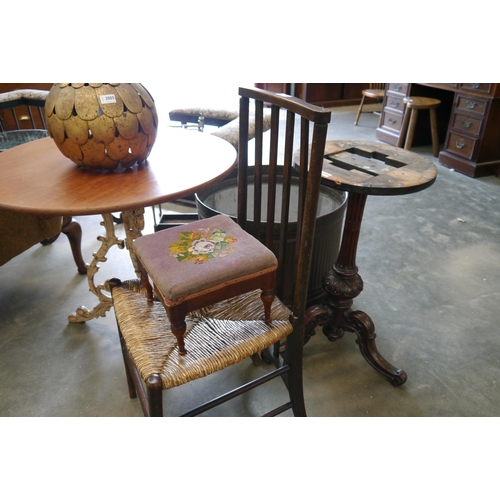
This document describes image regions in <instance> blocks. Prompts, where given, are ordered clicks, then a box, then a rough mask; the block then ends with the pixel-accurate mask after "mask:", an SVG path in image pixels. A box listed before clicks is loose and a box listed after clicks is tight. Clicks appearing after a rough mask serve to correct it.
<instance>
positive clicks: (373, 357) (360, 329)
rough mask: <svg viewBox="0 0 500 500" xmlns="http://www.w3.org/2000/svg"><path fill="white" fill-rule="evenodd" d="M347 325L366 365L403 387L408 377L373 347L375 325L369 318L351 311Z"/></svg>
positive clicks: (392, 382) (362, 313)
mask: <svg viewBox="0 0 500 500" xmlns="http://www.w3.org/2000/svg"><path fill="white" fill-rule="evenodd" d="M347 322H348V324H349V325H350V326H351V328H352V330H354V332H355V333H356V335H357V336H358V338H357V339H356V343H357V344H358V345H359V350H360V351H361V354H362V355H363V357H364V358H365V360H366V361H367V362H368V364H369V365H370V366H371V367H372V368H374V369H375V370H377V371H378V372H379V373H380V374H382V375H383V376H384V377H386V378H387V379H388V380H389V382H390V383H391V384H392V385H394V386H398V385H403V384H404V383H405V382H406V380H407V379H408V375H407V374H406V372H405V371H404V370H402V369H401V368H396V367H394V366H392V365H391V364H390V363H389V362H388V361H386V360H385V359H384V358H383V357H382V356H381V355H380V353H379V352H378V350H377V346H376V345H375V337H376V336H377V335H376V333H375V325H374V324H373V321H372V320H371V319H370V317H369V316H368V315H367V314H366V313H364V312H363V311H352V312H350V313H349V314H348V319H347Z"/></svg>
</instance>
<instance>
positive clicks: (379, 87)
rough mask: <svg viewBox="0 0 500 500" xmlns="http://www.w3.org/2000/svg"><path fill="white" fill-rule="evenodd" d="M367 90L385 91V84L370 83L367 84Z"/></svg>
mask: <svg viewBox="0 0 500 500" xmlns="http://www.w3.org/2000/svg"><path fill="white" fill-rule="evenodd" d="M369 89H370V90H384V89H385V83H370V84H369Z"/></svg>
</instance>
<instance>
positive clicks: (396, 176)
mask: <svg viewBox="0 0 500 500" xmlns="http://www.w3.org/2000/svg"><path fill="white" fill-rule="evenodd" d="M436 175H437V168H436V166H435V165H434V163H433V162H432V161H431V160H428V159H427V158H424V157H423V156H421V155H418V154H416V153H413V152H411V151H408V150H406V149H401V148H397V147H395V146H390V145H388V144H381V143H376V142H362V141H327V142H326V147H325V160H324V163H323V180H324V182H325V183H326V184H328V185H329V186H331V187H333V188H335V189H339V190H342V191H348V192H351V193H360V194H369V195H399V194H408V193H415V192H417V191H421V190H423V189H425V188H427V187H429V186H430V185H431V184H433V183H434V181H435V180H436Z"/></svg>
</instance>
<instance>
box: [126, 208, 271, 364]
mask: <svg viewBox="0 0 500 500" xmlns="http://www.w3.org/2000/svg"><path fill="white" fill-rule="evenodd" d="M133 246H134V252H135V255H136V256H137V261H138V265H139V269H140V271H141V281H142V283H143V286H144V288H145V289H146V291H147V296H148V300H149V301H150V302H152V301H153V300H154V298H155V297H156V298H157V299H158V300H160V302H161V303H162V304H163V306H164V307H165V310H166V312H167V315H168V318H169V321H170V323H171V331H172V333H173V334H174V335H175V337H176V338H177V342H178V348H179V353H180V354H186V349H185V347H184V333H185V331H186V322H185V317H186V315H187V314H188V313H189V312H192V311H195V310H197V309H200V308H203V307H208V306H211V305H213V304H215V303H218V302H220V301H222V300H226V299H230V298H232V297H236V296H237V295H241V294H243V293H247V292H250V291H253V290H256V289H261V290H262V295H261V298H262V302H263V305H264V319H265V321H270V319H271V317H270V314H271V304H272V302H273V300H274V295H275V283H276V269H277V267H278V261H277V259H276V257H275V255H274V253H273V252H272V251H270V250H269V249H268V248H267V247H266V246H265V245H263V244H262V243H261V242H260V241H258V240H257V239H256V238H254V237H253V236H251V235H250V234H248V233H247V232H246V231H244V230H243V229H241V227H240V226H239V225H238V224H236V223H235V222H234V221H233V220H232V219H231V218H230V217H228V216H226V215H217V216H215V217H211V218H208V219H203V220H199V221H195V222H191V223H189V224H186V225H184V226H178V227H172V228H169V229H165V230H163V231H159V232H157V233H154V234H149V235H145V236H142V237H140V238H137V239H136V240H135V242H134V245H133Z"/></svg>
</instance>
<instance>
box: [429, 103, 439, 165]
mask: <svg viewBox="0 0 500 500" xmlns="http://www.w3.org/2000/svg"><path fill="white" fill-rule="evenodd" d="M429 113H430V115H431V134H432V154H433V155H434V157H436V158H437V157H438V155H439V137H438V128H437V116H436V108H431V109H429Z"/></svg>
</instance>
